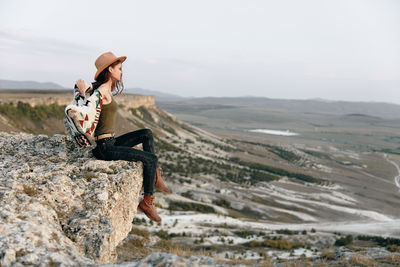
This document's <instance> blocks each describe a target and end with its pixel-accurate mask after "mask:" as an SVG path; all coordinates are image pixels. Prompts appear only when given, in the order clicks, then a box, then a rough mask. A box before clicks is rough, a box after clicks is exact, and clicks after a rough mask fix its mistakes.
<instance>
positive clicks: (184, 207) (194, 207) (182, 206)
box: [169, 201, 215, 213]
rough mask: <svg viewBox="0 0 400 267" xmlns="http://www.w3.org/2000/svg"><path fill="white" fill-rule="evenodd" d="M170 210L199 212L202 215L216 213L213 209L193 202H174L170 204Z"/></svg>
mask: <svg viewBox="0 0 400 267" xmlns="http://www.w3.org/2000/svg"><path fill="white" fill-rule="evenodd" d="M169 209H170V210H180V211H197V212H201V213H215V210H214V208H213V207H210V206H207V205H203V204H199V203H193V202H178V201H172V202H170V203H169Z"/></svg>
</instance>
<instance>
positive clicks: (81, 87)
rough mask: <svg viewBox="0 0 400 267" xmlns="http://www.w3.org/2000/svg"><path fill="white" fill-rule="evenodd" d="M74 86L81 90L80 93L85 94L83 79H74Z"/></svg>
mask: <svg viewBox="0 0 400 267" xmlns="http://www.w3.org/2000/svg"><path fill="white" fill-rule="evenodd" d="M76 86H78V89H79V91H80V92H81V94H82V95H85V92H86V89H87V88H86V83H85V81H84V80H82V79H79V80H77V81H76Z"/></svg>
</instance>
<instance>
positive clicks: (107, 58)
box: [94, 52, 126, 80]
mask: <svg viewBox="0 0 400 267" xmlns="http://www.w3.org/2000/svg"><path fill="white" fill-rule="evenodd" d="M125 59H126V57H125V56H122V57H116V56H115V55H114V54H113V53H112V52H105V53H103V54H101V55H100V56H99V57H98V58H97V59H96V62H94V65H95V66H96V68H97V72H96V75H94V79H95V80H96V79H97V76H99V74H100V73H101V72H102V71H103V70H105V68H107V67H108V66H110V65H111V64H113V63H114V62H115V61H117V60H119V61H121V63H122V62H124V61H125Z"/></svg>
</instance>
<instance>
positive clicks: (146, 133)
mask: <svg viewBox="0 0 400 267" xmlns="http://www.w3.org/2000/svg"><path fill="white" fill-rule="evenodd" d="M142 133H143V135H145V136H147V137H149V138H153V132H152V131H151V129H148V128H144V129H142Z"/></svg>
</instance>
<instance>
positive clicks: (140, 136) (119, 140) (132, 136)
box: [115, 129, 154, 154]
mask: <svg viewBox="0 0 400 267" xmlns="http://www.w3.org/2000/svg"><path fill="white" fill-rule="evenodd" d="M115 139H116V140H115V145H116V146H127V147H133V146H136V145H137V144H140V143H142V144H143V150H144V151H147V152H150V153H152V154H154V138H153V133H152V131H151V130H150V129H140V130H137V131H133V132H129V133H126V134H123V135H121V136H118V137H116V138H115Z"/></svg>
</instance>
